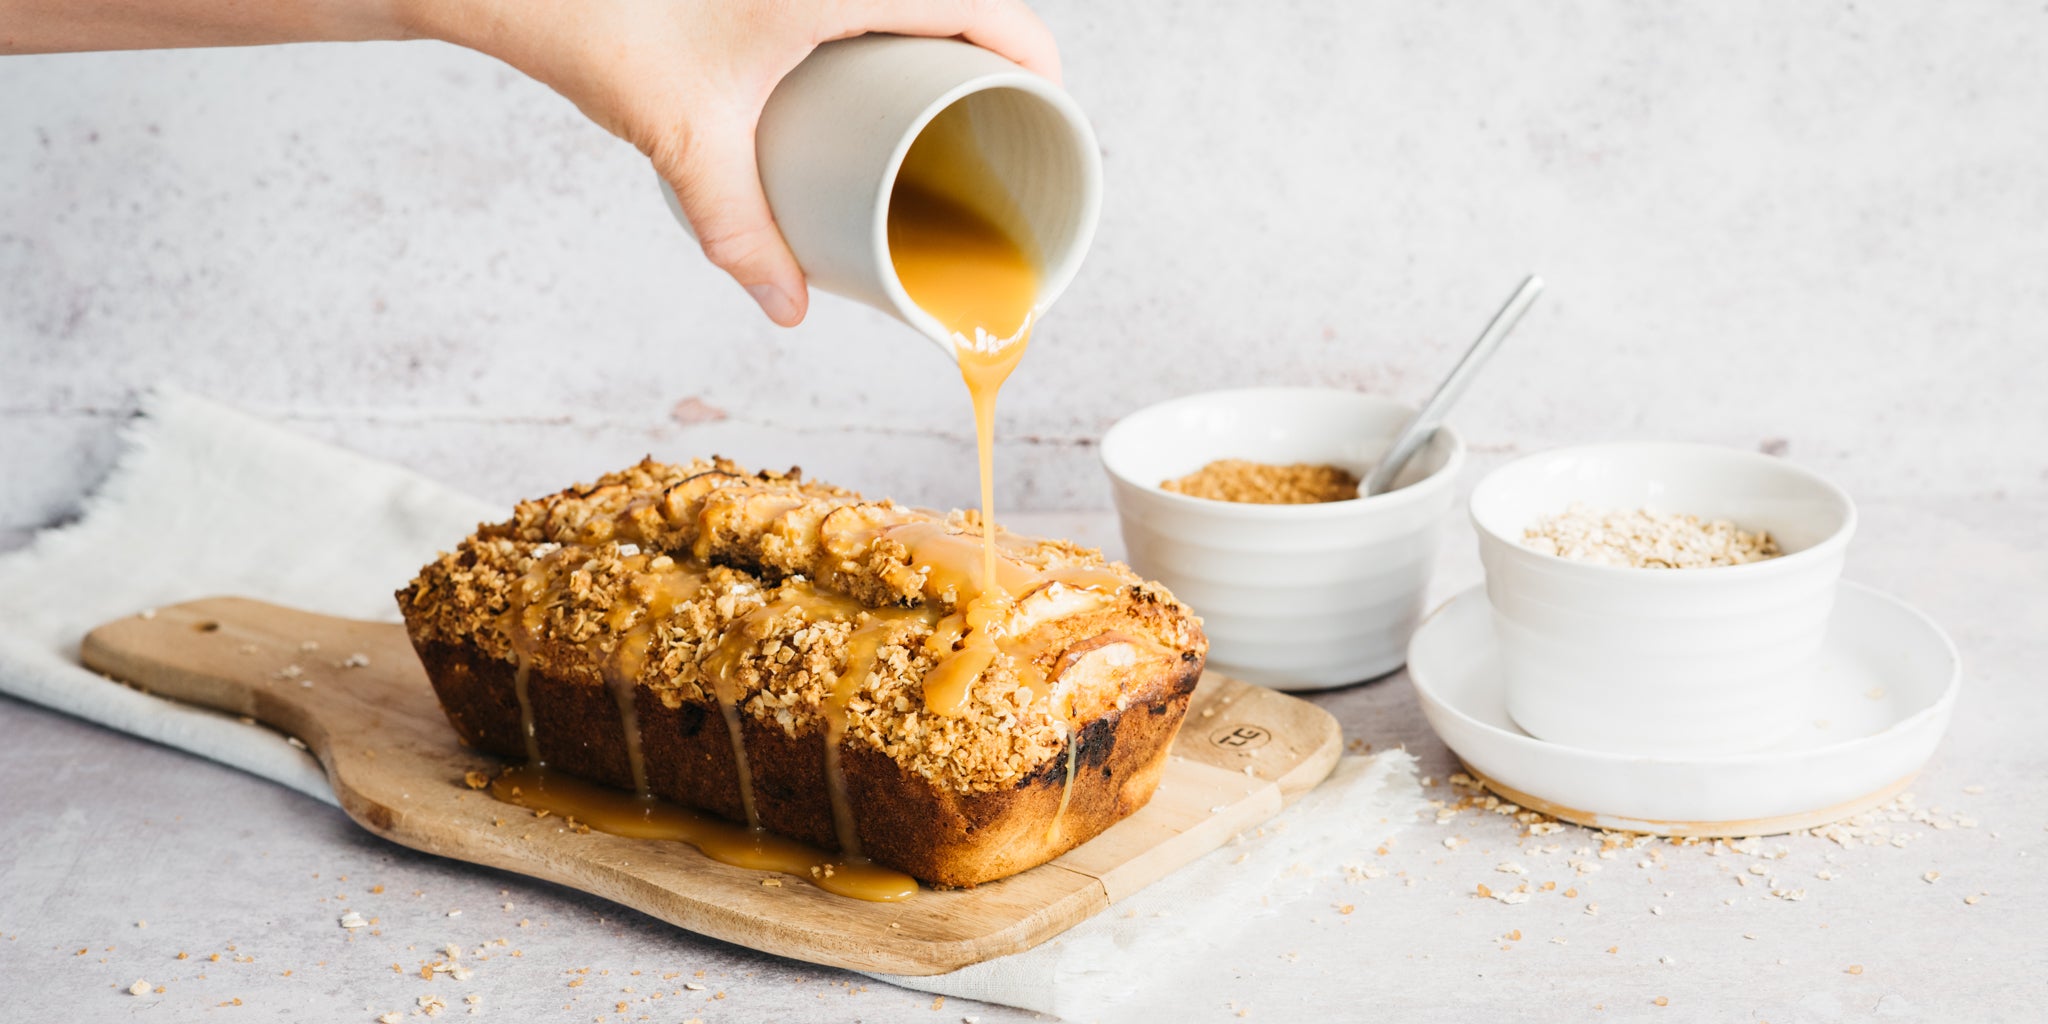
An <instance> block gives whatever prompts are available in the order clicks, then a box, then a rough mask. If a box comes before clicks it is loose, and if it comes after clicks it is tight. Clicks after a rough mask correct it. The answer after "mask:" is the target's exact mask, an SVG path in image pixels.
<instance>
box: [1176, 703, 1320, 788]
mask: <svg viewBox="0 0 2048 1024" xmlns="http://www.w3.org/2000/svg"><path fill="white" fill-rule="evenodd" d="M1180 731H1181V735H1180V738H1179V740H1177V741H1176V742H1175V744H1174V753H1175V754H1177V755H1179V756H1181V757H1184V758H1187V759H1188V760H1191V761H1197V762H1200V763H1202V764H1207V765H1210V766H1212V767H1216V768H1222V769H1224V770H1225V771H1231V772H1241V773H1243V774H1246V775H1249V776H1251V777H1252V778H1256V779H1260V780H1263V781H1266V782H1271V783H1273V784H1274V785H1276V786H1278V787H1280V792H1281V793H1282V794H1283V795H1284V796H1285V798H1286V799H1287V800H1288V801H1290V802H1291V801H1292V800H1293V799H1294V798H1295V797H1298V796H1300V795H1301V794H1303V793H1306V792H1308V791H1309V790H1311V789H1314V788H1315V787H1316V784H1317V783H1319V782H1321V781H1323V779H1324V778H1326V777H1328V776H1329V774H1330V770H1331V769H1332V768H1335V767H1336V765H1337V758H1338V757H1340V756H1341V755H1342V754H1343V752H1344V749H1343V728H1342V727H1341V726H1340V725H1338V723H1337V720H1336V719H1335V718H1334V717H1332V716H1331V715H1330V713H1329V712H1327V711H1324V710H1323V709H1322V708H1319V707H1317V706H1315V705H1314V704H1310V703H1309V702H1307V701H1305V700H1301V699H1300V698H1297V697H1290V696H1288V695H1287V694H1284V693H1279V692H1277V691H1274V690H1269V689H1266V688H1265V687H1263V686H1253V685H1251V684H1250V683H1245V682H1241V681H1239V680H1236V679H1232V678H1230V677H1228V676H1221V675H1217V674H1215V673H1213V672H1212V673H1208V674H1206V675H1204V676H1203V677H1202V682H1201V684H1200V685H1199V686H1197V687H1196V689H1195V695H1194V699H1193V700H1191V701H1189V702H1188V714H1187V718H1186V719H1185V720H1184V721H1183V722H1182V723H1181V729H1180ZM1247 769H1249V771H1247Z"/></svg>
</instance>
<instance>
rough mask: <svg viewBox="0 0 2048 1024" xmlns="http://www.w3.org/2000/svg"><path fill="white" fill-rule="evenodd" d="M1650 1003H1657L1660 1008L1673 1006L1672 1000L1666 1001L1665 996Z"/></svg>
mask: <svg viewBox="0 0 2048 1024" xmlns="http://www.w3.org/2000/svg"><path fill="white" fill-rule="evenodd" d="M1650 1001H1651V1002H1653V1003H1656V1004H1657V1005H1658V1006H1670V1005H1671V1000H1669V999H1666V998H1665V997H1663V996H1658V997H1657V998H1655V999H1652V1000H1650Z"/></svg>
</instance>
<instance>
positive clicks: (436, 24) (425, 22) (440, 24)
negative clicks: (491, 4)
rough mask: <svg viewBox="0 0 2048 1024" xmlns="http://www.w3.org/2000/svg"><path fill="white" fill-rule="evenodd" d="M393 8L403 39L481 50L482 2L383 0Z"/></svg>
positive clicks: (391, 11) (396, 24)
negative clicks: (479, 15) (435, 40)
mask: <svg viewBox="0 0 2048 1024" xmlns="http://www.w3.org/2000/svg"><path fill="white" fill-rule="evenodd" d="M381 2H383V3H385V4H387V5H388V6H389V8H390V16H391V20H392V23H393V24H394V25H395V26H396V27H397V29H398V31H399V33H400V38H404V39H438V40H440V41H442V42H444V43H454V44H456V45H457V46H467V47H470V48H471V49H478V48H479V47H477V46H476V44H475V41H474V40H475V39H476V37H477V31H476V25H477V22H478V9H479V8H480V7H481V6H482V3H481V2H480V0H381Z"/></svg>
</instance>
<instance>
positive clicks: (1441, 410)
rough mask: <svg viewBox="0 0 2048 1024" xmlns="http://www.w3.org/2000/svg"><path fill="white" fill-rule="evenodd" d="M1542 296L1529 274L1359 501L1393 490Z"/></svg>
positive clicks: (1363, 487) (1398, 438)
mask: <svg viewBox="0 0 2048 1024" xmlns="http://www.w3.org/2000/svg"><path fill="white" fill-rule="evenodd" d="M1541 294H1543V279H1542V278H1540V277H1537V276H1536V275H1534V274H1531V275H1529V276H1528V277H1526V278H1524V279H1523V280H1522V286H1521V287H1519V288H1517V289H1515V294H1513V295H1512V296H1509V297H1508V302H1507V305H1505V306H1502V307H1501V308H1500V312H1498V313H1495V314H1494V315H1493V322H1492V323H1489V324H1487V325H1486V330H1484V331H1481V332H1480V334H1479V340H1478V341H1475V342H1473V343H1472V347H1471V348H1469V349H1467V350H1466V351H1465V358H1463V359H1460V360H1458V365H1457V366H1456V367H1454V368H1452V370H1451V375H1450V376H1448V377H1445V378H1444V382H1443V383H1442V384H1440V385H1438V386H1437V389H1436V394H1434V395H1431V396H1429V401H1427V402H1424V403H1422V408H1421V410H1420V411H1418V412H1416V414H1415V418H1414V419H1411V420H1409V421H1408V423H1407V425H1406V426H1404V427H1402V428H1401V432H1400V433H1399V434H1397V435H1395V436H1394V445H1393V447H1391V448H1388V449H1387V454H1386V457H1385V458H1382V459H1381V460H1380V463H1379V465H1377V466H1374V467H1373V468H1372V472H1371V473H1368V474H1366V477H1365V482H1364V483H1361V484H1359V485H1358V496H1359V497H1361V498H1369V497H1371V496H1373V495H1375V494H1385V493H1386V492H1387V489H1388V488H1389V487H1391V486H1393V483H1394V477H1396V476H1398V475H1400V472H1401V467H1402V466H1405V465H1407V464H1408V460H1409V459H1410V458H1413V457H1414V455H1415V453H1416V452H1418V451H1421V450H1422V446H1423V445H1425V444H1427V443H1429V439H1430V438H1432V437H1435V436H1436V428H1437V427H1438V426H1439V425H1441V424H1442V423H1443V421H1444V417H1445V416H1447V415H1449V414H1450V411H1451V406H1453V405H1456V404H1458V399H1459V398H1461V397H1463V396H1464V394H1465V389H1466V388H1467V387H1469V386H1470V385H1471V383H1472V378H1474V377H1477V376H1479V369H1480V367H1483V366H1485V365H1486V361H1487V360H1488V359H1491V358H1492V357H1493V353H1494V351H1495V350H1496V349H1498V348H1500V343H1501V342H1502V341H1504V340H1506V339H1507V336H1508V332H1509V331H1512V330H1514V329H1515V324H1516V323H1517V322H1519V321H1520V320H1521V319H1522V314H1523V313H1526V312H1528V311H1529V306H1530V305H1532V304H1533V303H1535V301H1536V296H1538V295H1541Z"/></svg>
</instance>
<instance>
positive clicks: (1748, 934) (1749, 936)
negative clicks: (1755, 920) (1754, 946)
mask: <svg viewBox="0 0 2048 1024" xmlns="http://www.w3.org/2000/svg"><path fill="white" fill-rule="evenodd" d="M1742 937H1743V938H1745V939H1748V940H1750V941H1752V942H1754V941H1756V933H1755V932H1743V933H1742Z"/></svg>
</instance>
